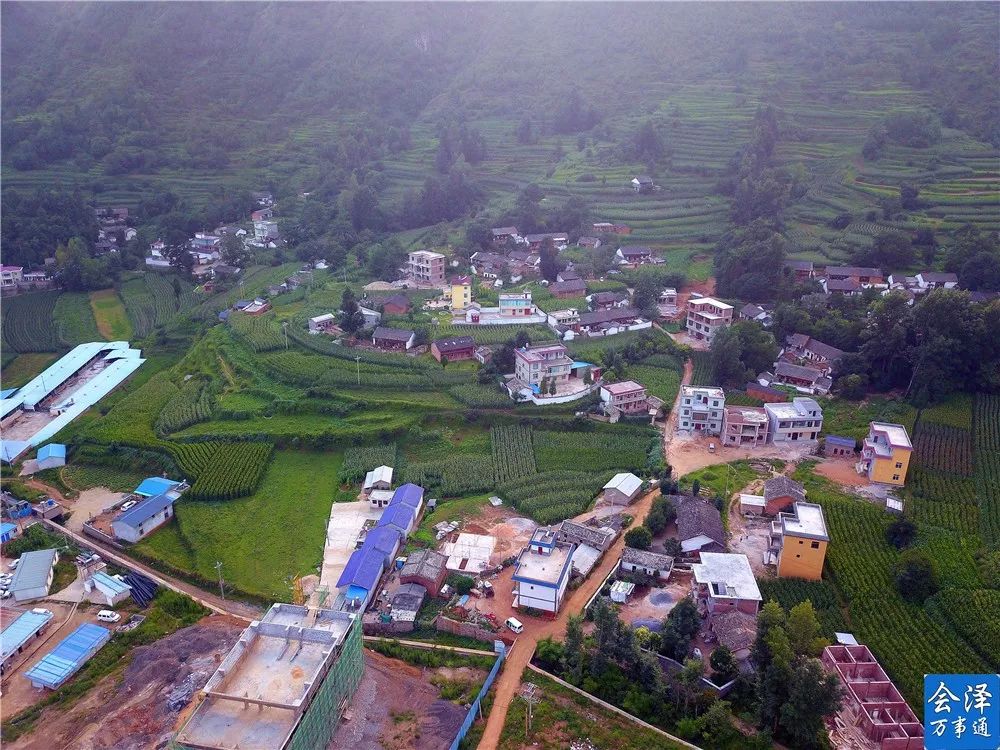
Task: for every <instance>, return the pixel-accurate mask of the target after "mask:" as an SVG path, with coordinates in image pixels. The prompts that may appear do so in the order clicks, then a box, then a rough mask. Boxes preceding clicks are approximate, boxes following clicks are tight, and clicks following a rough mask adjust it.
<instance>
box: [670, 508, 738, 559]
mask: <svg viewBox="0 0 1000 750" xmlns="http://www.w3.org/2000/svg"><path fill="white" fill-rule="evenodd" d="M669 497H670V502H671V503H672V504H673V506H674V508H675V509H676V510H677V538H678V540H679V541H680V543H681V550H683V552H684V554H686V555H694V556H696V557H697V556H699V555H704V554H705V553H707V552H724V551H725V549H726V531H725V528H724V527H723V525H722V515H721V514H720V513H719V509H718V508H716V507H715V503H713V502H711V501H709V500H706V499H705V498H703V497H694V496H691V495H670V496H669Z"/></svg>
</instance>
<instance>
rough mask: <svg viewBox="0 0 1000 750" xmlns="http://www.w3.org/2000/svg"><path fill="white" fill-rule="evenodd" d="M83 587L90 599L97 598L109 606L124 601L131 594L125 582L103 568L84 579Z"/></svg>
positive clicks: (130, 589)
mask: <svg viewBox="0 0 1000 750" xmlns="http://www.w3.org/2000/svg"><path fill="white" fill-rule="evenodd" d="M83 589H84V591H86V592H87V593H88V594H90V600H91V601H95V600H97V601H100V602H103V603H104V604H106V605H107V606H109V607H113V606H115V605H116V604H119V603H120V602H123V601H125V600H126V599H128V598H129V596H130V595H131V594H132V588H131V587H130V586H129V585H128V584H127V583H123V582H122V581H119V580H118V579H117V578H115V577H114V576H110V575H108V574H107V573H105V572H104V571H103V570H102V571H99V572H97V573H95V574H94V575H93V576H91V577H90V578H88V579H87V580H86V581H84V582H83Z"/></svg>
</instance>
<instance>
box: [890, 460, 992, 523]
mask: <svg viewBox="0 0 1000 750" xmlns="http://www.w3.org/2000/svg"><path fill="white" fill-rule="evenodd" d="M906 491H907V492H908V493H909V494H910V497H909V498H908V499H907V502H906V515H907V516H908V517H909V518H910V519H912V520H914V521H917V522H920V523H927V524H931V525H933V526H941V527H942V528H946V529H954V530H955V531H958V532H961V533H962V534H967V535H970V536H975V535H977V534H978V533H979V505H978V503H977V502H976V484H975V481H974V480H973V479H971V478H968V477H959V476H956V475H954V474H945V473H943V472H934V471H928V470H926V469H924V468H922V467H921V466H919V465H915V466H913V467H912V468H911V469H910V472H909V475H908V476H907V478H906Z"/></svg>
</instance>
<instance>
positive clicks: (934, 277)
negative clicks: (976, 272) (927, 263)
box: [916, 271, 958, 292]
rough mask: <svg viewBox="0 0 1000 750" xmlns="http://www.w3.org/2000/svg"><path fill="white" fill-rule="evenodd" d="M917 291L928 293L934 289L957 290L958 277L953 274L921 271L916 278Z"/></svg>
mask: <svg viewBox="0 0 1000 750" xmlns="http://www.w3.org/2000/svg"><path fill="white" fill-rule="evenodd" d="M916 280H917V289H919V290H920V291H921V292H928V291H931V290H933V289H957V288H958V276H957V275H956V274H953V273H941V272H939V271H921V272H920V273H918V274H917V276H916Z"/></svg>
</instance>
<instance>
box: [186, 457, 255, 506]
mask: <svg viewBox="0 0 1000 750" xmlns="http://www.w3.org/2000/svg"><path fill="white" fill-rule="evenodd" d="M273 450H274V446H273V445H271V444H270V443H224V444H222V445H220V446H219V447H218V448H217V449H216V451H215V452H214V453H213V454H212V457H211V459H210V460H209V461H208V463H207V464H206V465H205V466H204V467H203V469H202V471H201V473H200V474H199V476H198V479H197V480H195V483H194V484H193V485H191V489H190V491H189V492H188V493H187V495H188V497H189V498H190V499H191V500H233V499H235V498H238V497H246V496H247V495H250V494H252V493H253V491H254V490H255V489H257V485H258V484H260V479H261V477H262V476H263V475H264V470H265V469H266V468H267V462H268V460H269V459H270V458H271V452H272V451H273Z"/></svg>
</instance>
